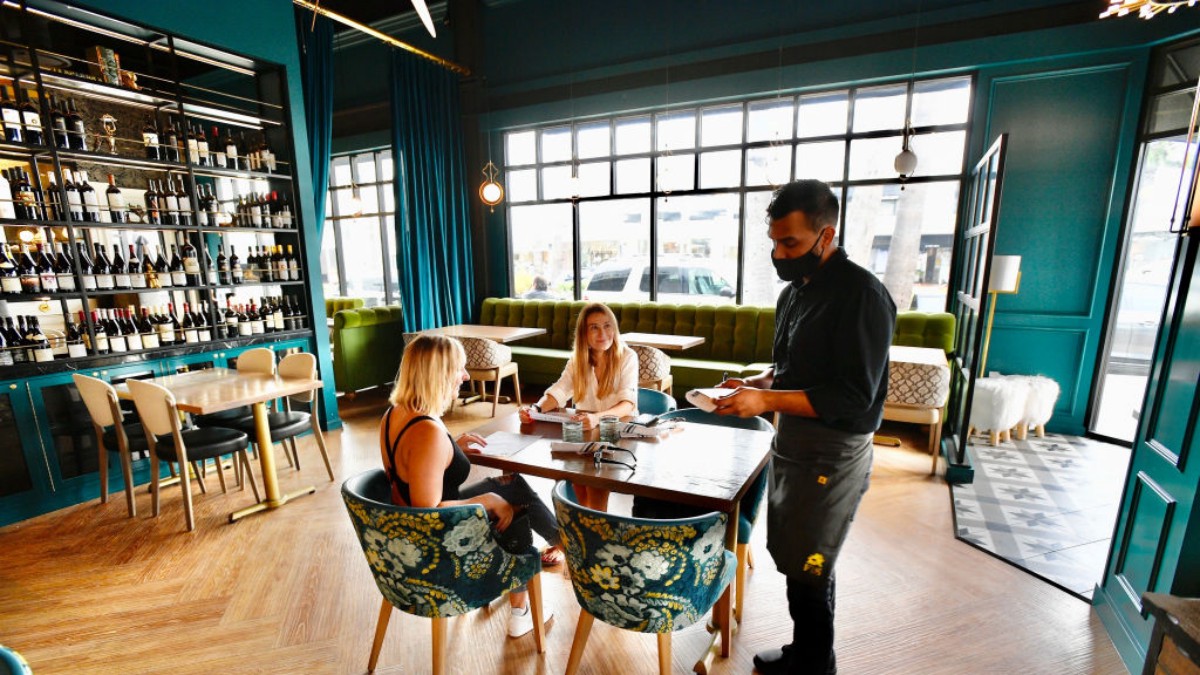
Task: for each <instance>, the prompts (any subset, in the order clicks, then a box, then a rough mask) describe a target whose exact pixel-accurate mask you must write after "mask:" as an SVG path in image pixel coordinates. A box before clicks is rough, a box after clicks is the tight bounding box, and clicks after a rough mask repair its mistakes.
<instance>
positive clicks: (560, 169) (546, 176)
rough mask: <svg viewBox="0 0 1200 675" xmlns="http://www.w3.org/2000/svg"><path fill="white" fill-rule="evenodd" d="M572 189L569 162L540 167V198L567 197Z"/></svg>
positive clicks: (570, 195) (573, 187)
mask: <svg viewBox="0 0 1200 675" xmlns="http://www.w3.org/2000/svg"><path fill="white" fill-rule="evenodd" d="M574 190H575V186H574V185H573V184H572V181H571V165H570V164H563V165H561V166H548V167H546V168H545V169H542V199H568V198H570V197H574V196H575V195H573V194H571V193H572V192H573V191H574Z"/></svg>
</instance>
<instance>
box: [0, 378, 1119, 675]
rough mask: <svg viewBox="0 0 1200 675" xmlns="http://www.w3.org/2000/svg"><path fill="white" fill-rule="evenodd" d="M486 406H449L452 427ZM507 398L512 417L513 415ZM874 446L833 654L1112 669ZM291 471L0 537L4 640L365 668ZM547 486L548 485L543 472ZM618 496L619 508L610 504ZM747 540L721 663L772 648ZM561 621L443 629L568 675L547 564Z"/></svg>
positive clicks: (736, 663)
mask: <svg viewBox="0 0 1200 675" xmlns="http://www.w3.org/2000/svg"><path fill="white" fill-rule="evenodd" d="M382 401H383V397H382V395H378V394H377V395H372V394H363V395H360V396H359V398H358V399H357V400H356V401H354V402H353V403H350V404H344V409H343V419H344V420H345V421H346V429H345V430H344V431H342V432H338V433H333V434H329V435H328V438H329V445H330V451H331V454H332V456H333V462H334V467H335V472H336V474H337V475H338V476H339V482H340V478H342V477H345V476H349V475H351V474H353V473H356V472H358V471H361V470H364V469H367V468H371V467H375V466H377V465H378V463H379V459H378V458H379V454H378V448H377V445H376V444H377V438H378V436H377V433H378V431H377V426H376V423H377V420H378V417H379V414H380V413H381V412H382V409H383V402H382ZM490 409H491V406H485V405H478V404H477V405H474V406H469V407H468V408H466V409H465V410H463V409H459V410H457V411H456V412H455V413H454V414H452V415H451V417H450V418H449V420H448V421H450V422H451V424H452V429H453V430H454V431H456V432H458V431H462V430H466V429H469V428H472V427H473V426H475V425H477V424H479V423H481V422H483V421H484V420H485V419H486V416H487V414H488V412H489V411H490ZM512 409H513V408H512V407H511V406H509V407H508V408H507V410H503V409H502V411H501V414H504V413H505V412H511V410H512ZM895 431H896V432H897V433H899V434H903V435H905V437H906V438H907V439H909V440H908V443H907V444H906V446H905V447H903V448H899V449H891V448H884V447H881V446H877V447H876V460H875V472H874V476H873V481H872V486H871V490H870V491H869V492H868V493H867V496H866V498H865V501H864V503H863V506H862V508H861V509H860V511H859V516H858V519H857V522H856V523H855V525H854V528H853V529H852V531H851V534H850V540H849V542H848V544H847V548H846V552H845V553H844V555H843V558H842V560H841V562H840V564H839V571H838V578H839V583H838V591H839V597H838V636H837V645H838V661H839V665H840V667H841V672H842V673H843V674H856V673H889V674H890V673H954V674H961V673H1021V674H1028V673H1047V674H1055V675H1063V674H1069V673H1123V672H1125V670H1124V668H1123V666H1122V665H1121V662H1120V659H1119V658H1118V657H1117V655H1116V652H1115V650H1114V649H1113V647H1112V645H1111V643H1110V642H1109V640H1108V637H1107V636H1106V635H1105V633H1104V630H1103V628H1102V627H1101V624H1100V621H1099V619H1098V618H1097V617H1096V615H1095V613H1094V612H1091V611H1090V608H1089V607H1088V606H1087V605H1086V604H1084V603H1083V602H1081V601H1079V600H1077V599H1075V598H1073V597H1071V596H1069V595H1067V594H1066V593H1063V592H1062V591H1059V590H1056V589H1054V588H1053V587H1051V586H1049V585H1048V584H1045V583H1043V582H1040V581H1038V580H1037V579H1035V578H1034V577H1032V576H1029V575H1028V574H1026V573H1024V572H1022V571H1020V570H1018V569H1016V568H1014V567H1011V566H1009V565H1007V564H1005V563H1003V562H1001V561H999V560H996V559H994V558H992V557H990V556H988V555H987V554H984V553H981V552H980V551H978V550H976V549H974V548H972V547H970V546H968V545H966V544H962V543H959V542H957V541H956V540H955V539H954V536H953V533H952V526H951V515H950V511H951V509H950V503H949V497H948V494H947V488H946V486H945V484H944V483H942V482H941V481H940V480H934V479H930V478H928V477H927V476H926V472H927V470H928V458H927V456H926V455H924V454H922V453H921V452H920V451H919V450H917V448H920V447H922V444H923V434H922V433H921V432H920V431H919V430H918V429H916V428H912V429H906V428H904V427H898V428H897V429H895ZM300 451H301V460H302V464H303V470H302V471H300V472H299V473H297V472H296V471H294V470H292V469H290V468H288V467H287V464H286V462H285V461H283V459H282V457H280V464H281V468H280V480H281V485H282V489H284V490H285V491H286V490H292V489H296V488H298V487H300V486H302V485H306V484H316V485H317V493H316V494H315V495H312V496H309V497H305V498H303V499H300V500H298V501H295V502H293V503H291V504H289V505H288V506H287V507H285V508H283V509H281V510H279V511H275V512H272V513H268V514H265V515H258V516H254V517H251V518H248V519H246V520H243V521H241V522H239V523H236V524H233V525H231V524H229V523H228V522H227V516H228V514H229V512H230V511H232V510H234V509H236V508H239V507H241V506H244V505H246V504H247V503H248V502H249V497H248V493H241V492H236V491H232V492H230V494H228V495H221V494H220V491H219V489H217V488H216V481H215V480H212V477H211V476H210V479H209V483H210V486H209V487H210V492H209V494H207V495H199V494H197V496H196V500H195V502H196V507H197V527H196V531H195V532H194V533H192V534H188V533H186V532H184V530H183V518H182V507H181V503H180V497H179V492H178V488H170V489H168V490H166V491H164V494H163V499H164V507H163V513H162V516H161V517H160V518H158V519H157V520H155V519H151V518H149V517H148V515H149V511H150V497H149V495H148V494H146V493H145V492H144V490H139V493H138V508H139V509H140V515H139V516H138V518H137V519H136V520H129V519H127V518H126V516H125V506H124V500H123V497H122V496H121V495H120V494H114V495H113V498H112V499H111V500H110V502H109V503H108V504H107V505H101V504H100V503H99V501H98V500H93V501H92V502H89V503H86V504H81V505H79V506H76V507H72V508H69V509H65V510H63V511H59V512H56V513H52V514H48V515H46V516H43V517H40V518H36V519H33V520H30V521H27V522H24V523H20V524H18V525H14V526H10V527H7V528H4V529H2V530H0V644H5V645H8V646H10V647H13V648H15V649H17V650H18V651H20V652H22V653H23V654H24V655H25V656H26V658H28V659H29V661H30V663H31V664H32V666H33V669H34V672H35V673H37V674H38V675H50V674H52V673H122V674H128V673H200V672H203V673H211V672H225V673H361V672H364V671H365V670H366V660H367V652H368V649H369V647H370V643H371V637H372V632H373V629H374V625H375V619H376V615H377V611H378V607H379V600H380V597H379V593H378V591H377V590H376V589H375V587H374V584H373V582H372V580H371V576H370V573H369V572H368V570H367V566H366V564H365V561H364V559H363V556H362V552H361V550H360V549H359V546H358V543H357V541H356V540H355V537H354V533H353V531H352V529H351V527H350V522H349V520H348V519H347V517H346V514H345V512H344V509H343V507H342V503H341V499H340V496H339V494H338V485H336V484H333V483H329V482H328V480H327V479H326V478H325V475H324V469H323V467H322V466H321V463H320V459H319V456H318V455H317V452H316V448H315V445H313V442H312V441H311V440H309V439H305V440H304V441H302V442H301V444H300ZM539 486H540V487H543V488H547V491H548V484H547V483H544V482H543V483H541V484H540V485H539ZM614 502H615V503H614V508H615V509H622V508H625V509H627V508H628V503H627V502H624V503H622V502H621V501H620V500H614ZM762 529H763V528H761V527H760V528H758V531H757V532H756V535H755V541H754V553H755V561H756V563H757V567H756V569H754V570H753V571H752V572H751V575H750V580H749V584H748V586H749V591H748V594H747V599H746V619H745V622H744V623H743V624H742V628H741V632H740V633H739V634H738V635H736V637H735V639H734V651H733V655H732V656H731V657H730V658H729V659H726V660H720V659H718V661H717V663H716V665H715V667H714V672H716V673H749V672H750V671H751V665H750V659H751V656H753V654H754V652H755V651H757V650H760V649H765V648H768V647H771V646H777V645H778V644H780V643H782V642H783V641H785V640H786V639H787V637H788V635H789V633H790V623H789V620H788V618H787V611H786V607H785V604H784V601H783V593H782V591H783V581H782V577H780V576H779V575H778V573H776V572H775V571H774V569H773V566H772V564H771V557H770V555H769V554H768V553H767V551H766V549H765V546H764V541H765V539H764V533H763V531H762ZM544 581H545V583H544V585H545V587H546V595H547V601H548V605H549V606H552V607H554V608H555V609H556V612H557V615H556V618H555V619H554V622H553V624H552V625H551V629H550V631H549V640H548V651H547V653H546V654H545V655H544V656H539V655H537V654H536V652H535V651H534V648H533V640H532V638H531V637H528V636H527V637H525V638H522V639H519V640H508V639H506V638H505V635H504V630H505V620H506V617H507V611H506V606H505V605H504V604H503V601H498V602H497V603H493V605H492V606H491V608H489V609H484V610H481V611H478V612H475V613H473V614H470V615H467V616H465V617H460V618H458V619H455V620H453V621H452V622H451V627H450V632H449V638H448V645H449V652H450V654H451V655H452V657H451V661H452V671H453V672H457V673H472V674H474V673H561V672H563V670H564V669H565V666H566V660H567V655H568V652H569V650H570V643H571V637H572V633H573V631H574V628H575V620H576V617H577V615H578V607H577V605H576V604H575V600H574V597H573V596H572V594H571V590H570V585H569V581H568V579H567V578H566V577H565V576H564V575H563V574H562V573H561V572H560V573H547V574H545V575H544ZM703 638H704V635H703V629H702V628H701V627H699V626H692V627H690V628H688V629H687V630H685V631H683V632H682V633H678V634H676V637H675V648H674V664H675V670H676V672H688V671H689V670H690V667H691V663H692V661H693V659H694V658H695V656H696V655H697V654H698V653H699V651H700V650H701V648H702V647H701V645H702V643H703V641H704V639H703ZM428 655H429V623H428V622H427V621H425V620H422V619H417V618H414V617H410V616H407V615H403V614H399V613H396V614H394V615H393V618H392V623H391V627H390V629H389V631H388V636H387V641H386V643H385V645H384V648H383V653H382V655H381V657H380V667H379V669H378V671H377V672H380V673H422V672H428V670H429V656H428ZM656 664H657V661H656V646H655V641H654V639H653V638H652V637H650V636H647V635H639V634H634V633H628V632H624V631H619V630H617V629H614V628H611V627H609V626H605V625H603V624H601V623H600V622H597V623H596V625H595V627H594V628H593V630H592V637H591V640H590V642H589V644H588V648H587V651H586V653H585V654H584V659H583V671H584V672H588V673H651V672H656Z"/></svg>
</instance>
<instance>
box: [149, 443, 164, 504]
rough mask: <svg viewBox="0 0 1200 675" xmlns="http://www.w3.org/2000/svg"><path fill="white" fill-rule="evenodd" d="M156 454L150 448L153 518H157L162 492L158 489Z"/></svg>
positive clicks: (152, 448) (152, 447) (151, 447)
mask: <svg viewBox="0 0 1200 675" xmlns="http://www.w3.org/2000/svg"><path fill="white" fill-rule="evenodd" d="M158 473H159V470H158V453H156V452H154V446H150V512H151V514H153V516H154V517H155V518H157V517H158V510H159V496H160V495H161V494H162V490H160V489H159V487H158Z"/></svg>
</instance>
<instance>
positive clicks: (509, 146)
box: [504, 131, 537, 166]
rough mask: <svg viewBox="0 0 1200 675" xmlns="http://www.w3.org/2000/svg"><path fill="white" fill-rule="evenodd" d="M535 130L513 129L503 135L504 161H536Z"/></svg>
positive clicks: (515, 162) (510, 162) (520, 162)
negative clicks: (513, 130)
mask: <svg viewBox="0 0 1200 675" xmlns="http://www.w3.org/2000/svg"><path fill="white" fill-rule="evenodd" d="M536 139H537V132H536V131H515V132H512V133H508V134H505V135H504V140H505V149H504V161H505V162H507V163H508V164H509V165H510V166H511V165H514V164H533V163H534V162H536V161H537V146H536V145H535V143H536Z"/></svg>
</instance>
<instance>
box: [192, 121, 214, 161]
mask: <svg viewBox="0 0 1200 675" xmlns="http://www.w3.org/2000/svg"><path fill="white" fill-rule="evenodd" d="M196 154H197V156H198V157H199V162H198V163H199V164H200V166H212V160H211V158H210V157H209V153H208V136H207V135H206V134H205V133H204V127H203V126H200V127H198V128H197V130H196Z"/></svg>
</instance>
